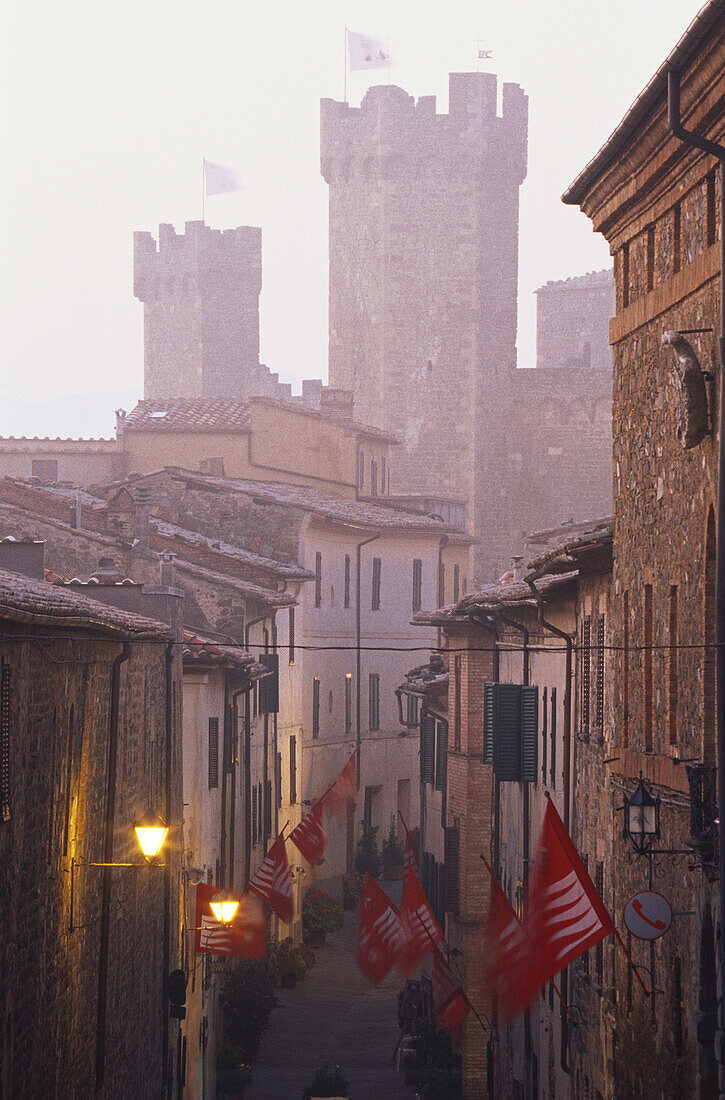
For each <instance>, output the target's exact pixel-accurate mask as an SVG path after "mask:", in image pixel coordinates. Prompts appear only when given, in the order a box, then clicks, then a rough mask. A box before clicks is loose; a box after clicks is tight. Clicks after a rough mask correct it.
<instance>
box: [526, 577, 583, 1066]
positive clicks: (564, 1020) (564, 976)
mask: <svg viewBox="0 0 725 1100" xmlns="http://www.w3.org/2000/svg"><path fill="white" fill-rule="evenodd" d="M524 580H525V581H526V583H527V584H528V586H529V588H530V589H531V591H532V593H533V595H534V599H535V600H536V604H537V607H538V609H539V625H540V626H543V627H544V629H545V630H548V631H549V632H550V633H551V634H554V635H556V637H557V638H562V639H563V641H564V642H565V644H566V672H565V677H566V686H565V688H564V827H565V828H566V830H567V832H569V831H570V827H569V816H570V815H569V803H570V801H571V790H570V788H571V680H572V668H573V653H574V642H573V640H572V637H571V634H567V632H566V631H565V630H561V629H560V627H558V626H554V624H553V623H550V622H548V620H547V619H545V618H544V598H543V596H542V595H541V593H540V592H539V590H538V588H537V587H536V585H535V584H534V581H533V579H532V578H531V577H524ZM561 996H562V1003H561V1005H560V1006H559V1007H560V1013H559V1019H560V1021H561V1068H562V1069H563V1070H564V1072H565V1073H569V1072H570V1068H569V1049H568V1048H569V1017H568V1015H567V1012H566V1008H565V1007H564V1006H565V1004H566V1001H567V998H568V996H569V968H568V967H566V968H565V969H564V970H562V972H561Z"/></svg>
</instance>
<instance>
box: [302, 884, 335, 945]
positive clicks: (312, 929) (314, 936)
mask: <svg viewBox="0 0 725 1100" xmlns="http://www.w3.org/2000/svg"><path fill="white" fill-rule="evenodd" d="M344 923H345V918H344V917H343V915H342V906H341V905H340V903H339V901H335V899H334V898H333V897H330V895H329V894H326V893H325V892H324V890H318V889H317V887H316V886H313V887H312V889H311V890H308V891H307V893H306V895H305V900H304V903H303V905H302V936H303V938H304V941H305V943H306V944H307V945H308V946H309V947H324V946H325V935H326V934H327V933H328V932H339V931H340V929H341V928H342V926H343V925H344Z"/></svg>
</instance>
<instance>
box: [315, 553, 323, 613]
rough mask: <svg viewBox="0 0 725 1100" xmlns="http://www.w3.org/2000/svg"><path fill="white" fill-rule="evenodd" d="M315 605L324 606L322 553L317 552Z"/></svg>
mask: <svg viewBox="0 0 725 1100" xmlns="http://www.w3.org/2000/svg"><path fill="white" fill-rule="evenodd" d="M315 607H322V554H321V553H320V552H319V550H318V551H317V553H316V554H315Z"/></svg>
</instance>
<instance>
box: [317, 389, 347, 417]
mask: <svg viewBox="0 0 725 1100" xmlns="http://www.w3.org/2000/svg"><path fill="white" fill-rule="evenodd" d="M353 401H354V398H353V393H352V390H338V389H333V388H332V387H331V386H323V388H322V390H321V392H320V409H321V411H322V412H323V413H326V414H327V415H328V416H334V418H335V419H336V420H352V417H353Z"/></svg>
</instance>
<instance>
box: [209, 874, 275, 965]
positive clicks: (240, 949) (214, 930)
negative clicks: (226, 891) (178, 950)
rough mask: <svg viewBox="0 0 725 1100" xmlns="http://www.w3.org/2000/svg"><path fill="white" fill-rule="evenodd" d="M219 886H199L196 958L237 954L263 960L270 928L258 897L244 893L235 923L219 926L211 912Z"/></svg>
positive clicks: (240, 899)
mask: <svg viewBox="0 0 725 1100" xmlns="http://www.w3.org/2000/svg"><path fill="white" fill-rule="evenodd" d="M218 892H219V887H218V886H210V885H209V884H208V883H205V882H202V883H199V885H198V886H197V887H196V914H195V921H194V926H195V938H194V950H195V951H196V953H197V955H204V954H208V955H236V956H239V957H241V958H245V959H261V958H263V957H264V955H265V954H266V951H267V927H266V923H265V919H264V909H263V907H262V903H261V901H260V900H259V898H257V897H254V896H253V895H252V894H248V893H244V894H242V896H241V897H240V898H239V908H238V909H237V911H236V913H235V915H234V920H233V921H232V922H231V923H230V924H228V925H226V924H220V923H219V921H218V920H217V919H216V917H215V916H214V914H213V912H212V909H211V899H212V898H213V897H214V895H215V894H217V893H218Z"/></svg>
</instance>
